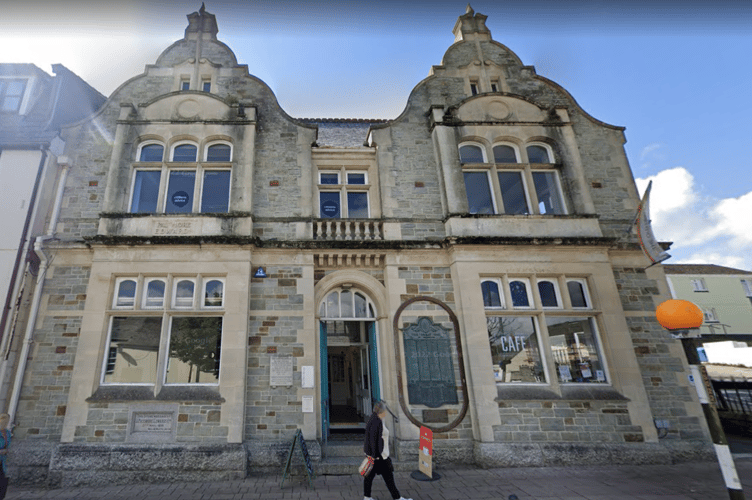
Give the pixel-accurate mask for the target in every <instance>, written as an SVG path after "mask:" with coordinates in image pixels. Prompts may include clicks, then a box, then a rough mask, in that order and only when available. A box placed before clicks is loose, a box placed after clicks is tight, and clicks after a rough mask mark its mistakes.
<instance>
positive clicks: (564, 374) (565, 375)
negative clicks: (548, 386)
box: [559, 365, 572, 382]
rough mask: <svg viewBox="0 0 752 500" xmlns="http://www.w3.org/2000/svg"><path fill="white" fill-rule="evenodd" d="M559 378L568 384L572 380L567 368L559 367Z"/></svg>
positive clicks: (564, 366) (565, 366)
mask: <svg viewBox="0 0 752 500" xmlns="http://www.w3.org/2000/svg"><path fill="white" fill-rule="evenodd" d="M559 378H561V380H562V381H563V382H570V381H571V380H572V372H571V371H569V366H567V365H559Z"/></svg>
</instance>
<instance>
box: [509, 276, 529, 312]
mask: <svg viewBox="0 0 752 500" xmlns="http://www.w3.org/2000/svg"><path fill="white" fill-rule="evenodd" d="M509 291H510V292H511V293H512V305H513V306H514V307H530V300H529V298H528V296H527V286H525V283H523V282H522V281H510V282H509Z"/></svg>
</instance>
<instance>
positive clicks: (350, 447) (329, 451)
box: [326, 441, 364, 460]
mask: <svg viewBox="0 0 752 500" xmlns="http://www.w3.org/2000/svg"><path fill="white" fill-rule="evenodd" d="M326 456H327V457H360V458H361V460H362V458H363V456H364V454H363V441H329V443H328V444H327V446H326Z"/></svg>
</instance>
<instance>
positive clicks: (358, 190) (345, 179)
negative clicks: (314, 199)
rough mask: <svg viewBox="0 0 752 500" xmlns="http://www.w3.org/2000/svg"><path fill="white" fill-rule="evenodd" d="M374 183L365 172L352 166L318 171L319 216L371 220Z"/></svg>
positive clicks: (323, 217)
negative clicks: (370, 201)
mask: <svg viewBox="0 0 752 500" xmlns="http://www.w3.org/2000/svg"><path fill="white" fill-rule="evenodd" d="M370 190H371V183H370V182H369V179H368V172H367V171H366V170H365V169H362V168H359V169H357V170H355V169H353V168H348V167H341V168H339V169H331V168H327V169H326V170H319V171H318V195H319V205H318V208H319V217H321V218H322V219H367V218H369V217H370V216H371V215H370V203H369V193H370Z"/></svg>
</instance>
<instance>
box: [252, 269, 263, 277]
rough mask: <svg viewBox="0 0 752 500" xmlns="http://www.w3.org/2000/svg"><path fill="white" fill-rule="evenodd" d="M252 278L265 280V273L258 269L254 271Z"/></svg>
mask: <svg viewBox="0 0 752 500" xmlns="http://www.w3.org/2000/svg"><path fill="white" fill-rule="evenodd" d="M253 277H254V278H266V271H264V268H263V267H259V268H258V269H256V273H255V274H254V275H253Z"/></svg>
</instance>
